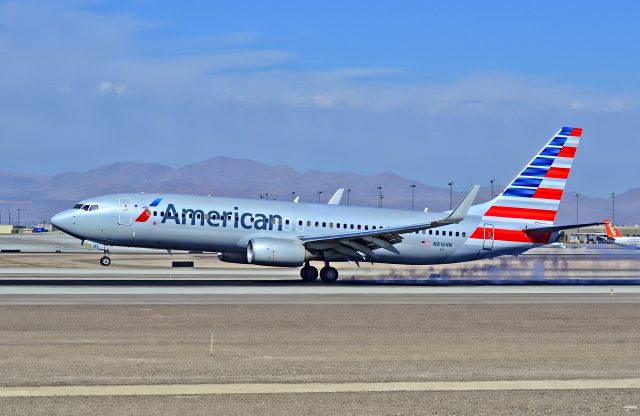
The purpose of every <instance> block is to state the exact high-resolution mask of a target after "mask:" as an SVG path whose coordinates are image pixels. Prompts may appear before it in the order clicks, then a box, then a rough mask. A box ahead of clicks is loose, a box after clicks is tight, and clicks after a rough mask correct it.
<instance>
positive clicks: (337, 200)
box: [328, 188, 344, 205]
mask: <svg viewBox="0 0 640 416" xmlns="http://www.w3.org/2000/svg"><path fill="white" fill-rule="evenodd" d="M343 194H344V188H340V189H338V190H337V191H336V193H335V194H333V196H332V197H331V199H330V200H329V202H328V205H340V202H341V201H342V195H343Z"/></svg>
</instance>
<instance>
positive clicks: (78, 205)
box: [73, 204, 82, 209]
mask: <svg viewBox="0 0 640 416" xmlns="http://www.w3.org/2000/svg"><path fill="white" fill-rule="evenodd" d="M80 208H82V204H75V205H74V206H73V209H80Z"/></svg>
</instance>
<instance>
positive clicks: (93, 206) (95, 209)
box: [89, 205, 98, 211]
mask: <svg viewBox="0 0 640 416" xmlns="http://www.w3.org/2000/svg"><path fill="white" fill-rule="evenodd" d="M97 210H98V206H97V205H91V206H90V207H89V211H97Z"/></svg>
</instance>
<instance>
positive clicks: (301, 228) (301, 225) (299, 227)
mask: <svg viewBox="0 0 640 416" xmlns="http://www.w3.org/2000/svg"><path fill="white" fill-rule="evenodd" d="M297 231H298V232H299V233H301V232H303V231H304V220H303V219H301V218H298V225H297Z"/></svg>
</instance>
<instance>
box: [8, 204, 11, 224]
mask: <svg viewBox="0 0 640 416" xmlns="http://www.w3.org/2000/svg"><path fill="white" fill-rule="evenodd" d="M7 212H8V213H9V222H8V223H7V224H9V225H11V208H9V209H7Z"/></svg>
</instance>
